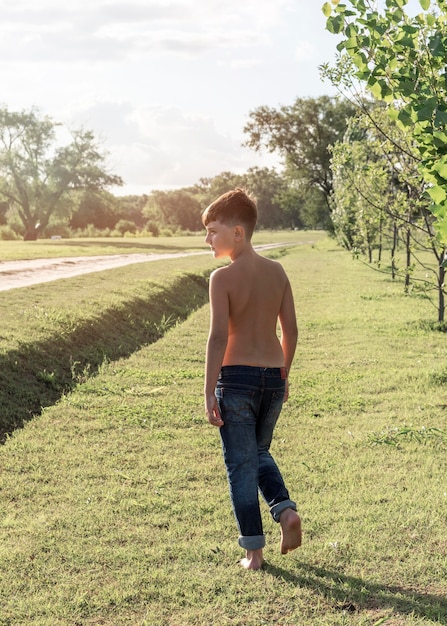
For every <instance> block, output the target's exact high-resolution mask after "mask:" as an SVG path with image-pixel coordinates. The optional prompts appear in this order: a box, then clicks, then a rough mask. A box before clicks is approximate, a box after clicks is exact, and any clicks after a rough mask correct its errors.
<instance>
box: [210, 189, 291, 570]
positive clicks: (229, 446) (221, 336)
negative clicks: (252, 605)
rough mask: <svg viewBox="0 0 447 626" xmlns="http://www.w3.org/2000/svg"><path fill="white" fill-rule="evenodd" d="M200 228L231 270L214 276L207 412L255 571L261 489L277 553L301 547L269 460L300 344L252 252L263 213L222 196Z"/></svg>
mask: <svg viewBox="0 0 447 626" xmlns="http://www.w3.org/2000/svg"><path fill="white" fill-rule="evenodd" d="M202 221H203V224H204V226H205V227H206V231H207V235H206V239H205V241H206V243H207V244H209V245H210V247H211V250H212V251H213V253H214V257H215V258H217V259H219V258H223V257H229V258H230V261H231V263H230V264H229V265H227V266H224V267H221V268H219V269H217V270H215V271H214V272H213V273H212V274H211V277H210V308H211V321H210V331H209V336H208V341H207V347H206V366H205V412H206V416H207V418H208V421H209V422H210V424H212V425H214V426H216V427H218V428H219V429H220V436H221V441H222V450H223V455H224V460H225V466H226V470H227V477H228V482H229V487H230V495H231V501H232V506H233V512H234V515H235V518H236V521H237V524H238V528H239V533H240V536H239V545H240V546H241V547H242V548H244V549H245V550H246V556H245V558H243V559H242V560H241V562H240V563H241V565H242V567H244V568H246V569H254V570H256V569H259V568H260V567H262V564H263V551H262V549H263V547H264V545H265V537H264V534H263V530H262V520H261V513H260V508H259V499H258V489H259V491H260V492H261V494H262V496H263V497H264V499H265V500H266V502H267V504H268V505H269V507H270V513H271V514H272V516H273V519H274V520H275V521H277V522H279V523H280V526H281V553H282V554H286V553H287V552H289V551H291V550H294V549H295V548H297V547H298V546H300V545H301V521H300V518H299V516H298V514H297V512H296V505H295V503H294V502H293V501H292V500H290V498H289V493H288V491H287V489H286V487H285V485H284V481H283V479H282V476H281V473H280V471H279V469H278V467H277V465H276V463H275V461H274V460H273V457H272V456H271V454H270V452H269V448H270V444H271V440H272V435H273V429H274V427H275V424H276V421H277V419H278V417H279V414H280V411H281V407H282V404H283V402H284V401H285V400H286V399H287V396H288V384H287V375H288V371H289V369H290V366H291V364H292V360H293V357H294V354H295V348H296V342H297V338H298V329H297V323H296V317H295V307H294V302H293V295H292V290H291V287H290V283H289V280H288V278H287V276H286V274H285V272H284V270H283V268H282V266H281V265H280V264H279V263H277V262H276V261H272V260H269V259H266V258H264V257H262V256H260V255H258V254H257V253H256V252H255V250H254V248H253V246H252V244H251V237H252V234H253V231H254V228H255V225H256V221H257V208H256V203H255V201H254V200H253V199H252V198H250V196H248V195H247V194H246V193H245V192H244V191H243V190H242V189H235V190H234V191H229V192H227V193H225V194H223V195H222V196H220V197H219V198H217V200H215V201H214V202H213V203H212V204H210V206H209V207H208V208H207V209H205V211H204V213H203V215H202ZM278 320H279V324H280V328H281V340H279V339H278V336H277V333H276V328H277V321H278Z"/></svg>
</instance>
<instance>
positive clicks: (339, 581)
mask: <svg viewBox="0 0 447 626" xmlns="http://www.w3.org/2000/svg"><path fill="white" fill-rule="evenodd" d="M263 569H264V571H265V572H266V573H268V574H271V575H272V576H274V577H275V578H278V579H282V580H284V581H285V582H287V583H291V584H292V585H296V586H298V587H308V588H310V589H312V590H313V591H315V592H316V593H319V594H321V595H322V596H324V597H325V598H326V599H327V600H328V601H329V602H330V603H331V605H332V606H333V607H334V609H339V610H344V611H362V610H368V609H369V610H371V609H374V608H376V609H377V608H389V607H392V608H393V609H394V610H395V611H397V612H399V613H401V614H404V615H405V614H410V613H412V614H413V615H415V616H418V617H421V618H425V619H429V620H433V621H434V622H439V623H440V624H447V602H446V598H445V597H442V596H436V595H433V594H423V593H418V592H415V591H412V590H411V589H408V588H405V587H404V586H402V587H400V586H396V585H385V584H384V585H381V584H379V583H373V582H368V581H365V580H363V579H362V578H356V577H354V576H346V575H344V574H343V573H342V572H340V571H332V570H329V569H325V568H322V567H316V566H313V565H309V564H308V563H298V564H297V570H296V571H295V572H294V571H290V570H285V569H283V568H281V567H276V566H275V565H271V564H269V563H266V564H265V565H264V567H263Z"/></svg>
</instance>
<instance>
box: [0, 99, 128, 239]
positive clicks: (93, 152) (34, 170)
mask: <svg viewBox="0 0 447 626" xmlns="http://www.w3.org/2000/svg"><path fill="white" fill-rule="evenodd" d="M58 126H60V125H58V124H56V123H55V122H54V121H53V120H52V119H51V118H49V117H40V116H39V115H38V113H37V111H36V110H35V109H32V110H31V111H29V112H26V111H22V112H18V113H17V112H10V111H8V109H7V108H5V107H3V108H0V197H1V198H3V199H4V200H5V201H7V202H8V204H9V207H10V209H11V210H12V211H15V212H17V215H18V216H19V218H20V220H21V221H22V223H23V226H24V229H25V234H24V239H25V240H35V239H37V236H38V234H39V233H40V232H42V231H43V229H44V228H45V227H46V226H47V225H48V223H49V221H50V219H51V217H52V216H53V215H55V214H56V213H57V211H58V210H67V202H66V201H67V200H68V199H69V198H70V194H71V193H72V192H73V191H76V190H79V189H89V190H91V191H97V190H101V189H103V188H105V187H107V186H109V185H122V183H123V181H122V179H121V178H120V177H119V176H116V175H113V174H109V173H108V172H107V171H106V169H105V155H104V153H102V152H101V150H100V148H99V145H98V143H97V141H96V140H95V137H94V135H93V133H92V132H91V131H89V130H84V129H80V130H75V131H73V132H72V133H71V135H72V140H71V142H70V143H69V144H68V145H62V146H61V145H58V142H57V139H58V137H57V133H56V129H57V127H58ZM64 201H65V202H64Z"/></svg>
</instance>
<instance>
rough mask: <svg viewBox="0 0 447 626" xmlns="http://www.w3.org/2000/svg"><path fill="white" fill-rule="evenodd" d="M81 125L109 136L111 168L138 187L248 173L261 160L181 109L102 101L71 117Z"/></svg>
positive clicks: (236, 139) (238, 141)
mask: <svg viewBox="0 0 447 626" xmlns="http://www.w3.org/2000/svg"><path fill="white" fill-rule="evenodd" d="M105 120H107V121H106V122H105ZM79 126H84V127H86V128H95V129H96V130H97V131H99V135H100V136H101V134H102V132H103V131H104V133H107V142H106V144H105V147H106V148H107V150H108V152H109V158H108V163H109V167H110V169H111V170H112V171H113V172H114V173H119V174H120V176H122V177H123V179H124V182H125V184H126V186H129V187H134V188H135V187H138V188H141V189H142V188H144V187H146V188H147V189H153V188H158V189H162V188H169V187H178V186H185V187H186V186H189V185H191V184H194V183H196V182H198V179H199V177H200V178H202V177H212V176H216V175H217V174H219V173H220V172H222V171H232V172H235V173H241V172H244V171H246V170H247V169H248V168H249V167H251V166H252V165H254V164H255V162H256V161H258V160H259V159H256V158H255V156H254V154H253V152H251V151H249V150H248V149H247V150H246V151H243V150H242V149H241V143H242V138H241V137H233V136H231V135H229V134H228V133H224V132H222V131H220V130H219V129H218V128H216V126H215V123H214V121H213V120H212V119H211V118H210V117H201V116H198V115H192V114H189V113H185V112H184V111H182V110H181V109H179V108H177V107H169V106H138V107H134V106H133V105H132V104H131V103H129V102H121V103H119V102H102V103H97V104H96V105H94V106H92V107H87V108H85V109H84V110H82V111H77V112H73V113H72V118H71V127H73V128H75V127H79ZM197 172H200V175H199V176H198V175H197Z"/></svg>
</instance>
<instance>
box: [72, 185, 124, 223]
mask: <svg viewBox="0 0 447 626" xmlns="http://www.w3.org/2000/svg"><path fill="white" fill-rule="evenodd" d="M117 204H118V199H117V198H115V197H114V196H113V195H112V194H111V193H108V192H105V191H102V192H99V193H98V192H95V191H90V190H86V191H84V192H82V193H81V197H80V199H79V203H78V205H77V206H76V208H75V210H73V211H72V214H71V217H70V222H69V224H70V228H73V229H75V230H76V229H81V230H82V229H84V228H87V227H88V226H90V225H92V226H94V227H95V228H97V229H99V230H104V229H106V228H109V229H111V230H113V229H114V228H115V225H116V223H117V222H118V221H119V219H120V216H119V215H118V213H117V212H116V206H117Z"/></svg>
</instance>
